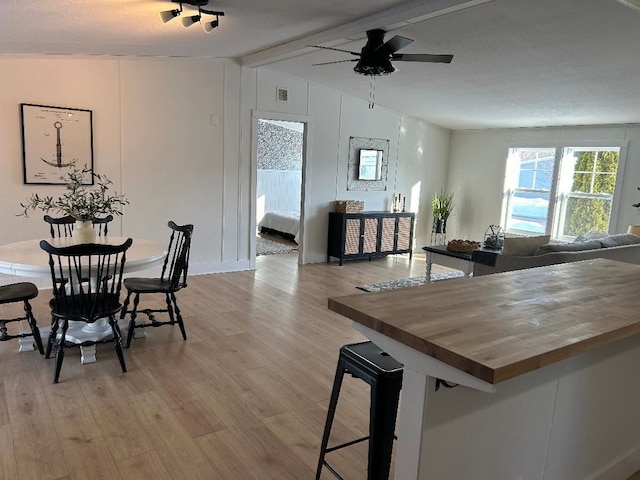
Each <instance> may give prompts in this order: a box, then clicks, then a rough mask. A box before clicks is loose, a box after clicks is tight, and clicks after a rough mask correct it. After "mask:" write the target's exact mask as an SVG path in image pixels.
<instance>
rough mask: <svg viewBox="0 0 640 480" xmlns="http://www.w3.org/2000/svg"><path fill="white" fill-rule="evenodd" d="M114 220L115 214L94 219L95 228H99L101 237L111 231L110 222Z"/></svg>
mask: <svg viewBox="0 0 640 480" xmlns="http://www.w3.org/2000/svg"><path fill="white" fill-rule="evenodd" d="M111 221H113V215H107V216H106V217H103V218H94V219H93V229H94V230H97V233H98V236H99V237H106V236H107V235H108V233H109V223H111Z"/></svg>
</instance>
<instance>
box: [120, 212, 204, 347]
mask: <svg viewBox="0 0 640 480" xmlns="http://www.w3.org/2000/svg"><path fill="white" fill-rule="evenodd" d="M168 226H169V228H170V229H171V237H170V238H169V248H168V249H167V256H166V257H165V259H164V264H163V265H162V272H161V274H160V277H159V278H135V277H130V278H126V279H125V280H124V286H125V288H126V289H127V297H126V298H125V301H124V306H123V308H122V310H121V312H120V318H121V319H123V318H125V315H126V314H127V313H129V314H130V319H129V332H128V333H127V344H126V345H127V348H129V346H130V345H131V340H132V339H133V333H134V330H135V329H136V328H144V327H160V326H162V325H175V324H176V323H177V324H178V326H179V327H180V332H181V333H182V338H183V339H184V340H186V339H187V333H186V331H185V328H184V322H183V320H182V314H181V313H180V308H179V307H178V302H177V300H176V292H177V291H178V290H181V289H183V288H185V287H186V286H187V273H188V270H189V253H190V250H191V236H192V235H193V225H176V224H175V223H174V222H172V221H170V222H169V223H168ZM152 293H156V294H164V296H165V302H166V304H167V308H162V309H152V308H145V309H142V310H139V309H138V305H139V303H140V295H141V294H152ZM132 295H133V296H134V297H133V309H132V310H131V311H129V310H128V308H129V300H130V298H131V296H132ZM138 313H143V314H145V315H146V316H147V318H148V319H149V321H148V322H142V323H137V322H136V318H137V315H138ZM156 313H166V314H167V315H168V317H169V320H165V321H159V320H158V319H157V318H156V316H155V314H156Z"/></svg>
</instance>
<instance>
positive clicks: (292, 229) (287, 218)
mask: <svg viewBox="0 0 640 480" xmlns="http://www.w3.org/2000/svg"><path fill="white" fill-rule="evenodd" d="M258 227H259V228H262V227H265V228H270V229H271V230H277V231H278V232H283V233H289V234H291V235H293V237H294V240H295V242H296V243H298V235H299V234H300V212H267V213H265V214H264V217H262V220H260V223H259V224H258Z"/></svg>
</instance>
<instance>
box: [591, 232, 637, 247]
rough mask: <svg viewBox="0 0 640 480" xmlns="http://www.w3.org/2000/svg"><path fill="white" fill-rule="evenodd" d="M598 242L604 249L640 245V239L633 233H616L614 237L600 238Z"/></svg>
mask: <svg viewBox="0 0 640 480" xmlns="http://www.w3.org/2000/svg"><path fill="white" fill-rule="evenodd" d="M598 241H599V242H600V243H601V244H602V247H603V248H607V247H619V246H621V245H634V244H636V243H640V237H638V236H637V235H634V234H633V233H615V234H613V235H607V236H606V237H602V238H599V239H598Z"/></svg>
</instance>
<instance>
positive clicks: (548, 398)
mask: <svg viewBox="0 0 640 480" xmlns="http://www.w3.org/2000/svg"><path fill="white" fill-rule="evenodd" d="M354 328H356V329H357V330H358V331H360V332H361V333H363V334H364V335H365V336H366V337H367V338H369V339H370V340H372V341H373V342H374V343H376V344H377V345H378V346H379V347H380V348H382V349H383V350H385V351H386V352H388V353H389V354H390V355H392V356H393V357H395V358H396V359H397V360H398V361H399V362H401V363H403V364H404V366H405V369H404V379H403V386H402V394H401V405H400V412H399V425H398V443H397V446H396V448H397V455H396V470H395V477H394V478H395V480H449V479H451V480H539V479H544V480H596V479H597V480H625V479H627V478H628V477H629V476H631V475H632V474H633V473H635V472H636V471H637V470H640V378H639V376H638V369H639V368H640V336H639V335H635V336H632V337H629V338H626V339H623V340H619V341H617V342H614V343H611V344H609V345H606V346H603V347H600V348H596V349H594V350H591V351H589V352H586V353H582V354H579V355H577V356H575V357H572V358H569V359H567V360H563V361H560V362H558V363H554V364H552V365H549V366H547V367H543V368H540V369H538V370H534V371H532V372H529V373H526V374H523V375H520V376H517V377H514V378H512V379H510V380H506V381H504V382H501V383H499V384H497V385H491V384H489V383H486V382H484V381H482V380H479V379H478V378H475V377H473V376H471V375H468V374H466V373H464V372H462V371H460V370H458V369H456V368H454V367H452V366H449V365H447V364H445V363H443V362H440V361H438V360H436V359H434V358H433V357H430V356H428V355H425V354H423V353H421V352H418V351H417V350H414V349H412V348H410V347H407V346H406V345H404V344H402V343H400V342H398V341H396V340H393V339H391V338H389V337H387V336H385V335H382V334H380V333H378V332H376V331H374V330H371V329H369V328H367V327H364V326H363V325H360V324H358V323H354ZM435 377H437V378H442V379H444V380H447V381H448V382H451V383H459V384H460V386H458V387H456V388H451V389H449V388H445V387H442V386H441V387H440V389H439V390H438V391H437V392H436V391H435V383H436V382H435Z"/></svg>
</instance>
